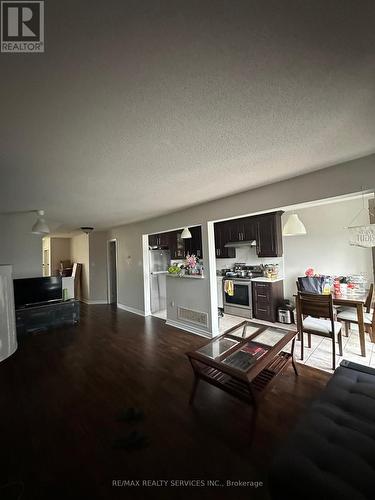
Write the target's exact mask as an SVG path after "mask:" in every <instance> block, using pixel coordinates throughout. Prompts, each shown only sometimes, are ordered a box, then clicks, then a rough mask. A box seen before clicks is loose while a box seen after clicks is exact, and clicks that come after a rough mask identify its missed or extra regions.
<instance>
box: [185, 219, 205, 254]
mask: <svg viewBox="0 0 375 500" xmlns="http://www.w3.org/2000/svg"><path fill="white" fill-rule="evenodd" d="M189 231H190V232H191V238H188V239H186V240H184V244H185V255H186V254H187V253H189V254H190V255H192V254H194V255H195V256H196V257H198V259H202V258H203V251H202V227H201V226H195V227H189Z"/></svg>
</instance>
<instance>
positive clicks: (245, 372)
mask: <svg viewBox="0 0 375 500" xmlns="http://www.w3.org/2000/svg"><path fill="white" fill-rule="evenodd" d="M296 334H297V332H296V331H295V330H285V329H280V328H275V327H267V326H265V325H260V324H257V323H253V322H250V321H244V322H242V323H240V325H237V326H236V327H234V328H231V329H230V330H228V331H227V332H225V333H224V334H223V335H220V336H219V337H216V338H215V339H213V340H211V341H210V342H208V343H207V344H206V345H205V346H203V347H201V348H200V349H198V350H197V351H191V352H188V353H187V356H188V358H189V361H190V363H191V366H192V368H193V371H194V385H193V388H192V392H191V396H190V403H193V401H194V397H195V393H196V390H197V387H198V383H199V381H200V380H204V381H205V382H207V383H209V384H211V385H214V386H215V387H218V388H219V389H222V390H223V391H225V392H227V393H229V394H231V395H232V396H234V397H236V398H238V399H240V400H242V401H244V402H246V403H248V404H251V405H253V406H254V407H255V408H256V406H257V403H258V400H259V398H260V396H261V395H262V394H263V393H264V391H265V390H266V389H267V388H268V387H269V385H270V384H271V383H272V382H273V381H274V379H275V378H276V377H277V376H278V375H279V374H280V373H281V372H282V371H284V370H285V369H286V368H287V366H288V365H289V364H292V365H293V369H294V371H295V374H296V375H298V372H297V367H296V364H295V361H294V356H293V354H294V343H295V336H296ZM289 342H292V349H291V353H287V352H285V351H283V349H284V348H285V346H286V345H287V344H288V343H289Z"/></svg>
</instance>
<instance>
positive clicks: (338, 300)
mask: <svg viewBox="0 0 375 500" xmlns="http://www.w3.org/2000/svg"><path fill="white" fill-rule="evenodd" d="M331 295H332V301H333V305H334V306H341V307H353V308H355V309H356V311H357V320H358V333H359V345H360V349H361V356H364V357H365V356H366V340H365V322H364V306H365V303H366V300H367V295H368V291H350V292H345V293H338V292H332V293H331ZM303 350H304V341H303V336H302V338H301V357H302V359H303Z"/></svg>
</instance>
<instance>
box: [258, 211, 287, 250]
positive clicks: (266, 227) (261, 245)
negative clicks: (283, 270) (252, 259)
mask: <svg viewBox="0 0 375 500" xmlns="http://www.w3.org/2000/svg"><path fill="white" fill-rule="evenodd" d="M282 214H283V212H282V211H278V212H272V213H269V214H263V215H257V216H256V218H257V235H256V238H255V239H256V242H257V254H258V257H282V255H283V239H282V228H281V215H282Z"/></svg>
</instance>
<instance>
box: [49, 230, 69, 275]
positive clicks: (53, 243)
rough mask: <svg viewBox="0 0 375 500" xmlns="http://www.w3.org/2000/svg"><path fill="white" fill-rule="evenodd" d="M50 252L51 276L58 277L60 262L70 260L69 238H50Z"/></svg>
mask: <svg viewBox="0 0 375 500" xmlns="http://www.w3.org/2000/svg"><path fill="white" fill-rule="evenodd" d="M50 252H51V257H50V262H51V269H50V272H51V276H58V274H59V268H60V262H61V261H62V260H71V259H72V253H71V238H50Z"/></svg>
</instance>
